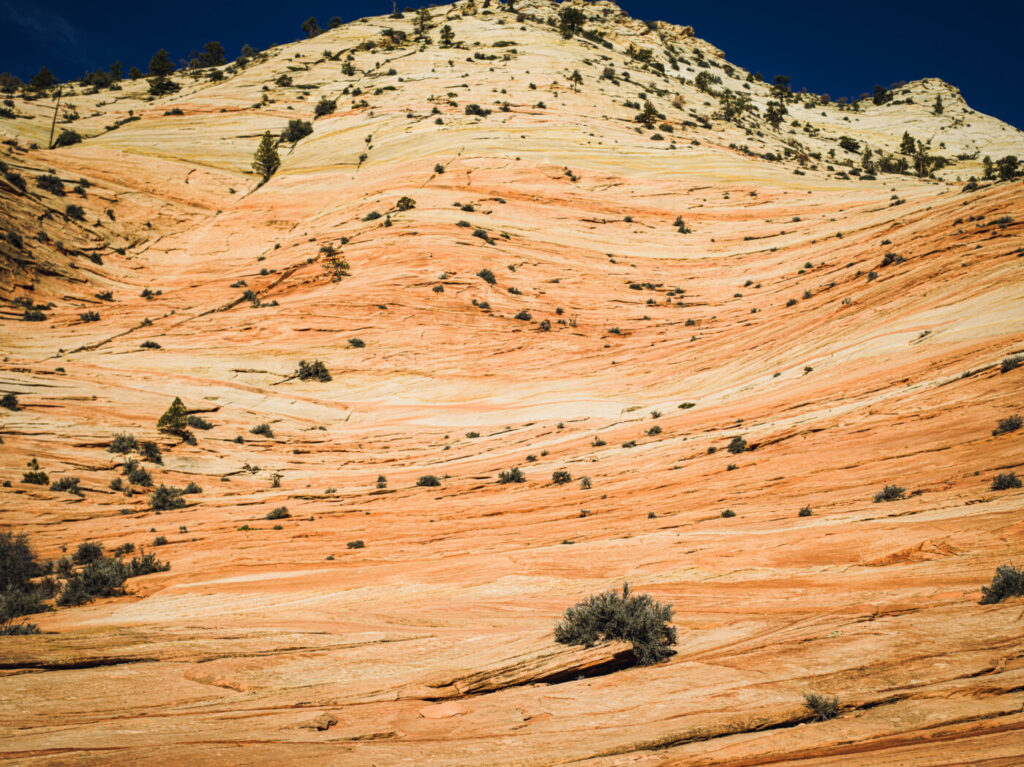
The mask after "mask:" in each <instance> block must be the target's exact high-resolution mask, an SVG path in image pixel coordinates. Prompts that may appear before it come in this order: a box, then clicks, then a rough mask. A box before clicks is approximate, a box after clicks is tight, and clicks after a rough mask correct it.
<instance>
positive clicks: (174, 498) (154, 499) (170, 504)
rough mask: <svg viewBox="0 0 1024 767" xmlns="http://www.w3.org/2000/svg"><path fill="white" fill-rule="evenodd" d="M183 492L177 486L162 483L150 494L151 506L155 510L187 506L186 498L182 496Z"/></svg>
mask: <svg viewBox="0 0 1024 767" xmlns="http://www.w3.org/2000/svg"><path fill="white" fill-rule="evenodd" d="M181 496H182V492H181V490H180V489H178V488H176V487H170V486H168V485H160V487H158V488H157V489H156V490H154V491H153V492H152V493H151V494H150V496H149V507H150V508H151V509H153V511H169V510H171V509H180V508H182V507H184V506H185V499H184V498H182V497H181Z"/></svg>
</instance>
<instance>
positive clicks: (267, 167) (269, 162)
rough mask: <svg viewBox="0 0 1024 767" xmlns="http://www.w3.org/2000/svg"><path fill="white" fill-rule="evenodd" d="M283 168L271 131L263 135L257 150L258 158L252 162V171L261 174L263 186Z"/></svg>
mask: <svg viewBox="0 0 1024 767" xmlns="http://www.w3.org/2000/svg"><path fill="white" fill-rule="evenodd" d="M280 167H281V158H280V156H279V155H278V154H277V143H276V142H275V141H274V137H273V136H271V135H270V131H266V132H265V133H264V134H263V138H262V139H260V145H259V146H258V147H257V148H256V156H255V157H254V158H253V161H252V169H253V170H254V171H256V172H257V173H259V174H260V176H261V177H262V179H263V180H262V182H261V183H263V184H265V183H267V181H269V180H270V177H271V176H273V175H274V174H275V173H277V169H278V168H280Z"/></svg>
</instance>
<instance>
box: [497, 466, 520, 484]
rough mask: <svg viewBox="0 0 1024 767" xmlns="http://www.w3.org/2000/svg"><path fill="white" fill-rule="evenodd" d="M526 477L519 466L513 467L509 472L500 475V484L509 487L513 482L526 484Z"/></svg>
mask: <svg viewBox="0 0 1024 767" xmlns="http://www.w3.org/2000/svg"><path fill="white" fill-rule="evenodd" d="M525 481H526V475H525V474H523V472H522V471H521V470H520V469H519V467H518V466H513V467H512V468H511V469H509V470H508V471H503V472H501V473H500V474H498V484H499V485H508V484H510V483H513V482H525Z"/></svg>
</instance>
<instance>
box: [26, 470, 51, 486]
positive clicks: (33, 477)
mask: <svg viewBox="0 0 1024 767" xmlns="http://www.w3.org/2000/svg"><path fill="white" fill-rule="evenodd" d="M21 481H22V482H24V483H25V484H27V485H48V484H50V475H49V474H47V473H46V472H45V471H26V472H25V473H24V474H22V475H21Z"/></svg>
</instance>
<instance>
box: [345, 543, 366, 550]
mask: <svg viewBox="0 0 1024 767" xmlns="http://www.w3.org/2000/svg"><path fill="white" fill-rule="evenodd" d="M345 545H346V546H348V547H349V548H350V549H365V548H366V544H365V543H363V542H362V541H349V542H348V543H346V544H345Z"/></svg>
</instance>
